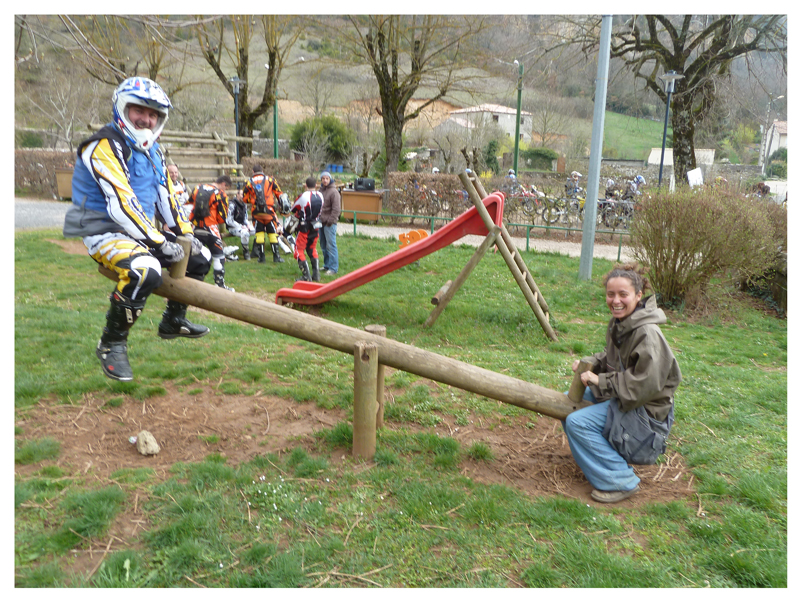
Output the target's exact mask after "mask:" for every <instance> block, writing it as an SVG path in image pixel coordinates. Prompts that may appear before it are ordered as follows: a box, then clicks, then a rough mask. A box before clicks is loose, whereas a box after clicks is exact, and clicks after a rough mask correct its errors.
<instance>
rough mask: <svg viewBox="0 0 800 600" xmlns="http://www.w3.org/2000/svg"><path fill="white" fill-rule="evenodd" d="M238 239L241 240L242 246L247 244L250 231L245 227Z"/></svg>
mask: <svg viewBox="0 0 800 600" xmlns="http://www.w3.org/2000/svg"><path fill="white" fill-rule="evenodd" d="M239 239H240V240H241V242H242V245H243V246H247V245H248V244H249V243H250V232H249V231H247V230H246V229H245V230H244V231H243V232H242V233H241V234H240V235H239Z"/></svg>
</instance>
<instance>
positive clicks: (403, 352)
mask: <svg viewBox="0 0 800 600" xmlns="http://www.w3.org/2000/svg"><path fill="white" fill-rule="evenodd" d="M99 271H100V273H102V274H103V275H105V276H106V277H108V278H109V279H111V280H113V281H117V274H116V273H114V272H113V271H111V270H109V269H107V268H105V267H104V266H102V265H100V267H99ZM175 275H178V273H175ZM153 293H154V294H156V295H157V296H162V297H164V298H168V299H170V300H175V301H176V302H180V303H182V304H189V305H191V306H196V307H198V308H202V309H204V310H208V311H211V312H213V313H216V314H219V315H223V316H226V317H229V318H231V319H236V320H237V321H242V322H244V323H250V324H252V325H257V326H259V327H264V328H265V329H271V330H272V331H277V332H278V333H283V334H285V335H289V336H292V337H295V338H299V339H301V340H306V341H307V342H312V343H314V344H318V345H320V346H325V347H326V348H331V349H333V350H338V351H340V352H345V353H346V354H351V355H354V353H355V345H356V344H357V343H358V342H362V343H366V344H374V345H375V346H376V348H377V351H378V354H377V356H378V357H379V361H380V363H381V364H384V365H387V366H389V367H392V368H394V369H400V370H401V371H406V372H407V373H413V374H415V375H418V376H420V377H425V378H427V379H432V380H433V381H438V382H440V383H444V384H446V385H450V386H452V387H455V388H458V389H461V390H465V391H468V392H472V393H474V394H478V395H480V396H483V397H485V398H490V399H492V400H498V401H500V402H504V403H506V404H512V405H514V406H518V407H520V408H524V409H526V410H532V411H534V412H537V413H539V414H542V415H545V416H548V417H552V418H554V419H559V420H563V419H565V418H566V416H567V415H568V414H570V413H572V412H574V411H576V410H578V409H580V408H584V407H585V406H590V404H589V403H588V402H583V401H579V402H575V401H573V400H571V399H570V398H569V397H568V396H567V395H566V394H564V393H563V392H558V391H555V390H551V389H548V388H545V387H542V386H538V385H536V384H533V383H529V382H527V381H522V380H520V379H515V378H513V377H509V376H508V375H503V374H501V373H495V372H493V371H489V370H488V369H484V368H481V367H476V366H474V365H470V364H467V363H464V362H461V361H459V360H455V359H453V358H448V357H446V356H441V355H439V354H436V353H434V352H430V351H428V350H423V349H421V348H416V347H414V346H409V345H408V344H403V343H401V342H397V341H395V340H392V339H389V338H385V337H380V336H379V335H375V334H374V333H370V332H367V331H361V330H358V329H355V328H353V327H348V326H347V325H341V324H339V323H335V322H333V321H327V320H326V319H322V318H320V317H315V316H314V315H309V314H305V313H301V312H297V311H295V310H292V309H290V308H286V307H284V306H279V305H277V304H273V303H271V302H265V301H264V300H259V299H257V298H252V297H250V296H246V295H244V294H237V293H236V292H232V291H230V290H225V289H223V288H220V287H217V286H216V285H212V284H208V283H204V282H202V281H196V280H194V279H190V278H187V277H181V278H175V277H173V275H172V274H168V273H166V272H163V273H162V282H161V285H160V286H159V287H158V288H156V289H155V290H154V291H153ZM376 363H377V359H376ZM375 387H376V391H377V386H375ZM372 418H373V422H375V418H376V415H374V414H373V417H372Z"/></svg>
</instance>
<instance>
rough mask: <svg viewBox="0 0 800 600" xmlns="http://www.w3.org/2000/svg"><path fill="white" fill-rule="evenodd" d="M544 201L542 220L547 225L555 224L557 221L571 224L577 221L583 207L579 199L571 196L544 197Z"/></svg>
mask: <svg viewBox="0 0 800 600" xmlns="http://www.w3.org/2000/svg"><path fill="white" fill-rule="evenodd" d="M545 203H546V204H545V207H544V210H543V211H542V220H543V221H544V222H545V223H547V224H548V225H555V224H556V223H558V222H559V221H560V222H562V223H564V224H565V225H572V224H573V223H575V222H577V221H578V219H579V215H580V212H581V210H582V207H583V205H582V204H581V203H580V201H578V200H573V199H571V198H546V199H545Z"/></svg>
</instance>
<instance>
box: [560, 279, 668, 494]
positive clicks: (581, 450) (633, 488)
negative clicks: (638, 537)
mask: <svg viewBox="0 0 800 600" xmlns="http://www.w3.org/2000/svg"><path fill="white" fill-rule="evenodd" d="M604 284H605V288H606V304H607V305H608V308H609V310H610V311H611V320H610V321H609V323H608V329H607V331H606V348H605V350H604V351H603V352H599V353H597V354H595V355H594V356H591V357H589V358H585V359H583V360H585V361H586V362H588V363H590V364H591V365H592V368H591V369H590V370H588V371H586V372H584V373H582V374H581V381H583V383H584V384H585V385H586V386H587V388H586V392H585V394H584V396H583V398H584V400H587V401H589V402H592V403H593V404H592V406H588V407H586V408H583V409H581V410H578V411H575V412H574V413H571V414H570V415H569V416H567V418H566V420H565V421H564V431H565V433H566V434H567V439H568V440H569V446H570V449H571V450H572V456H573V457H574V458H575V461H576V462H577V463H578V466H579V467H580V468H581V470H582V471H583V473H584V475H585V476H586V479H587V480H588V481H589V483H591V484H592V486H593V487H594V490H592V498H594V499H595V500H596V501H598V502H605V503H613V502H619V501H620V500H624V499H625V498H628V497H629V496H631V495H633V494H635V493H636V492H637V491H639V481H640V480H639V478H638V477H637V476H636V474H635V473H634V471H633V468H632V467H630V465H629V463H630V464H640V465H641V464H645V465H647V464H653V463H654V462H655V461H656V459H657V458H658V457H659V455H661V454H663V453H664V451H665V450H666V439H667V436H668V435H669V432H670V429H671V427H672V423H673V422H674V420H675V415H674V394H675V390H676V389H677V387H678V384H679V383H680V381H681V371H680V369H679V368H678V363H677V361H676V360H675V356H674V355H673V354H672V350H671V349H670V347H669V345H668V344H667V340H666V338H664V334H663V333H662V332H661V329H660V328H659V325H660V324H662V323H666V321H667V318H666V316H665V315H664V311H662V310H661V309H660V308H658V307H657V306H656V299H655V296H652V295H651V296H647V297H643V294H644V292H645V290H646V288H647V287H648V285H649V283H648V281H647V279H646V278H645V277H644V276H642V275H641V274H640V273H639V272H638V268H637V265H623V266H617V267H615V268H614V269H613V270H612V271H611V272H609V273H608V274H607V275H606V276H605V278H604ZM578 364H579V361H577V360H576V361H575V362H574V363H573V365H572V370H573V371H576V370H577V368H578Z"/></svg>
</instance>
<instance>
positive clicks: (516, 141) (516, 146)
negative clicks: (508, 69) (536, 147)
mask: <svg viewBox="0 0 800 600" xmlns="http://www.w3.org/2000/svg"><path fill="white" fill-rule="evenodd" d="M514 64H515V65H519V78H518V79H517V128H516V133H515V134H514V175H516V176H517V177H519V171H517V163H518V161H519V119H520V111H521V110H522V73H523V72H524V71H525V67H524V66H523V65H522V63H521V62H519V61H518V60H515V61H514Z"/></svg>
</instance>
